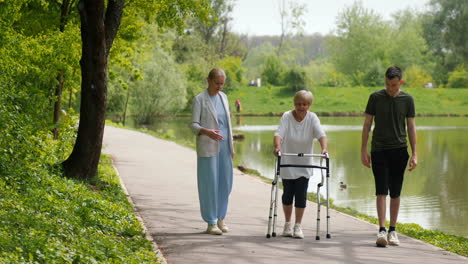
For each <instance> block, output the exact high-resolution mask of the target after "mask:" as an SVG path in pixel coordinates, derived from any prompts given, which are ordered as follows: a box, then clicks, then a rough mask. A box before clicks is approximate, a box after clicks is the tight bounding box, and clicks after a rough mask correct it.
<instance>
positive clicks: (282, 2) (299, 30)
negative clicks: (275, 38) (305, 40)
mask: <svg viewBox="0 0 468 264" xmlns="http://www.w3.org/2000/svg"><path fill="white" fill-rule="evenodd" d="M278 9H279V14H280V26H281V35H280V39H279V43H278V48H277V51H276V54H277V55H278V56H280V55H282V52H283V49H284V44H285V42H286V41H287V40H288V38H290V37H291V36H294V35H296V36H301V35H302V34H303V33H304V27H305V21H304V15H305V13H306V11H307V9H306V5H305V4H301V3H298V2H295V1H289V0H278Z"/></svg>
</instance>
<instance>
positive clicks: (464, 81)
mask: <svg viewBox="0 0 468 264" xmlns="http://www.w3.org/2000/svg"><path fill="white" fill-rule="evenodd" d="M447 87H450V88H468V72H466V70H465V65H463V64H460V65H458V66H457V68H455V70H454V71H453V72H451V73H449V78H448V83H447Z"/></svg>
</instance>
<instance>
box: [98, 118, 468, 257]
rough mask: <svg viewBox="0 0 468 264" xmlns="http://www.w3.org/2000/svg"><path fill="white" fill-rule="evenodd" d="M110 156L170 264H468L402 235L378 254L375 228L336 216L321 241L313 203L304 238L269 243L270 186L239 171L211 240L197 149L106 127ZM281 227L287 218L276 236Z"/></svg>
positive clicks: (304, 222)
mask: <svg viewBox="0 0 468 264" xmlns="http://www.w3.org/2000/svg"><path fill="white" fill-rule="evenodd" d="M104 152H105V153H108V154H111V155H112V158H113V160H114V165H115V167H116V168H117V170H118V172H119V174H120V177H121V178H122V181H123V183H124V185H125V187H126V189H127V191H128V193H129V195H130V197H131V199H132V200H133V203H134V204H135V207H136V209H137V211H138V213H139V214H140V216H141V217H142V219H143V221H144V223H145V225H146V227H147V229H148V232H149V234H150V236H151V237H152V238H153V239H154V240H155V241H156V243H157V244H158V246H159V248H160V250H161V252H162V253H163V255H164V257H165V259H166V261H167V263H170V264H173V263H175V264H190V263H203V264H208V263H217V264H219V263H222V264H228V263H235V264H243V263H269V264H275V263H281V264H288V263H295V264H296V263H321V264H324V263H379V264H385V263H407V264H415V263H424V264H429V263H443V264H450V263H465V264H466V263H468V259H467V258H464V257H461V256H459V255H456V254H453V253H450V252H447V251H445V250H442V249H440V248H437V247H434V246H432V245H429V244H426V243H423V242H420V241H418V240H415V239H412V238H409V237H406V236H403V235H400V242H401V245H400V246H398V247H394V246H393V247H387V248H377V247H376V246H375V238H376V232H377V226H376V225H373V224H369V223H366V222H364V221H361V220H358V219H356V218H353V217H350V216H348V215H345V214H342V213H339V212H335V211H333V210H332V211H331V234H332V238H331V239H326V238H325V234H324V233H322V234H321V240H318V241H317V240H315V225H316V222H315V219H316V216H315V214H316V205H315V204H313V203H309V204H308V209H307V210H306V214H305V216H304V220H303V231H304V235H305V239H302V240H301V239H293V238H284V237H276V238H270V239H267V238H265V234H266V231H267V221H268V207H269V202H270V189H271V185H269V184H266V183H264V182H262V181H261V180H260V179H258V178H256V177H253V176H249V175H244V174H242V173H241V172H240V171H238V170H235V172H234V187H233V191H232V194H231V198H230V204H229V209H228V215H227V217H226V223H227V224H228V225H229V227H230V229H231V232H229V233H226V234H223V235H222V236H214V235H207V234H204V231H205V229H206V225H205V223H204V222H203V221H202V220H201V216H200V211H199V205H198V194H197V183H196V178H197V177H196V153H195V151H194V150H192V149H189V148H186V147H182V146H180V145H177V144H175V143H173V142H169V141H164V140H161V139H157V138H154V137H152V136H149V135H146V134H144V133H140V132H135V131H130V130H125V129H120V128H115V127H110V126H106V128H105V134H104ZM278 209H281V208H278ZM324 211H325V210H322V212H324ZM279 212H281V211H279ZM322 219H325V217H324V215H322ZM322 222H325V221H322ZM283 224H284V218H283V217H282V213H281V214H279V217H278V228H277V230H276V231H277V233H279V234H280V233H281V231H282V225H283ZM321 230H325V227H324V226H323V227H321Z"/></svg>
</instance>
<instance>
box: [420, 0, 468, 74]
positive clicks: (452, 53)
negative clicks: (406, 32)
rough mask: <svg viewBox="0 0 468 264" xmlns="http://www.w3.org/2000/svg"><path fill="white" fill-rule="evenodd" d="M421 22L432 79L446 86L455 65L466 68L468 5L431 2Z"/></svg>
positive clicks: (461, 1) (459, 1) (462, 1)
mask: <svg viewBox="0 0 468 264" xmlns="http://www.w3.org/2000/svg"><path fill="white" fill-rule="evenodd" d="M429 8H430V9H429V11H427V12H426V13H425V14H424V16H423V18H424V22H423V28H424V38H425V39H426V41H427V44H428V48H429V51H430V52H431V53H432V54H431V55H432V61H434V64H435V65H434V69H433V70H432V76H433V77H434V78H435V80H436V81H437V82H438V83H447V81H448V73H449V72H451V71H453V70H454V69H455V67H457V65H459V64H465V65H468V40H467V38H468V37H467V36H468V2H467V1H465V0H450V1H448V0H431V1H430V2H429Z"/></svg>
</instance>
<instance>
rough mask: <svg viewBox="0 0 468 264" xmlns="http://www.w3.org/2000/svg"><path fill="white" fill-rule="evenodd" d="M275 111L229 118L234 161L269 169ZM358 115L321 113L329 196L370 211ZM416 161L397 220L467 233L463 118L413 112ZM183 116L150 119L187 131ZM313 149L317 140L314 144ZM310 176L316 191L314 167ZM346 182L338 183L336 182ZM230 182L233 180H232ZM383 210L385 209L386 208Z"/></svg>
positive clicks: (467, 156) (467, 137) (467, 157)
mask: <svg viewBox="0 0 468 264" xmlns="http://www.w3.org/2000/svg"><path fill="white" fill-rule="evenodd" d="M279 119H280V117H243V118H238V117H234V118H233V120H232V121H233V123H234V124H236V127H235V130H237V132H238V133H241V134H243V135H244V136H245V138H244V140H243V141H238V142H236V143H235V150H236V156H235V159H236V162H238V163H240V164H242V165H244V166H245V167H248V168H251V169H255V170H257V171H259V172H260V173H261V174H262V175H264V176H266V177H270V178H271V177H273V175H274V173H273V172H274V156H273V154H272V153H273V144H272V142H273V133H274V131H275V130H276V128H277V126H278V124H279ZM363 120H364V119H363V118H362V117H321V122H322V124H323V126H324V129H325V130H326V131H327V136H328V142H329V146H328V149H329V151H330V154H331V160H330V167H331V179H330V196H331V197H332V198H333V199H334V200H335V203H336V204H337V205H339V206H344V207H351V208H353V209H356V210H358V211H360V212H362V213H365V214H369V215H373V216H376V209H375V195H374V192H375V189H374V179H373V176H372V171H371V169H368V168H365V167H364V166H362V165H361V160H360V144H361V129H362V122H363ZM416 120H417V129H418V158H419V162H418V167H417V169H416V170H414V171H412V172H407V173H406V174H405V182H404V186H403V191H402V199H401V209H400V214H399V221H400V222H403V223H417V224H419V225H421V226H423V227H425V228H429V229H436V230H441V231H445V232H448V233H453V234H457V235H462V236H468V221H465V220H464V219H467V218H468V191H467V190H468V178H467V177H466V176H465V175H466V173H465V172H466V171H468V152H467V151H466V149H468V134H467V130H468V127H467V124H468V118H466V117H465V118H458V117H457V118H417V119H416ZM188 122H189V118H176V119H171V120H167V121H163V122H159V123H158V124H155V125H154V128H153V129H156V130H157V129H173V130H174V132H175V134H176V136H177V137H180V138H188V137H192V138H193V135H192V134H191V132H190V130H189V129H188V126H187V124H188ZM315 147H316V149H315V151H316V152H317V153H318V151H319V148H320V146H319V144H315ZM314 175H315V176H313V177H312V178H311V181H310V185H309V186H310V187H309V191H313V192H315V191H316V185H317V183H318V181H319V180H320V177H319V175H320V172H319V171H316V173H314ZM340 182H344V183H346V184H347V188H346V189H340V187H339V183H340ZM234 188H235V185H234ZM387 214H388V213H387Z"/></svg>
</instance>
